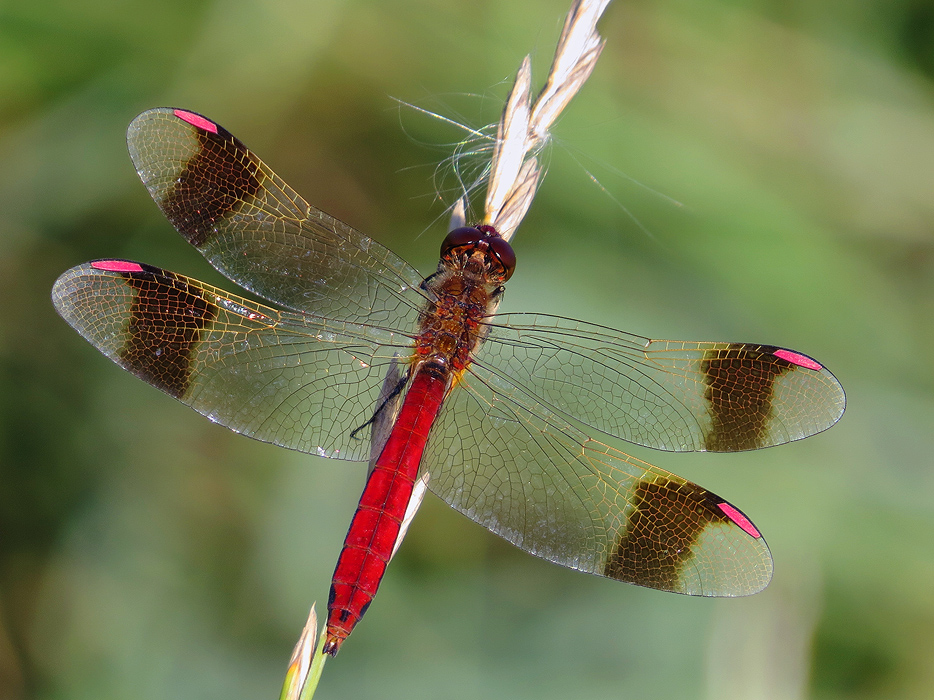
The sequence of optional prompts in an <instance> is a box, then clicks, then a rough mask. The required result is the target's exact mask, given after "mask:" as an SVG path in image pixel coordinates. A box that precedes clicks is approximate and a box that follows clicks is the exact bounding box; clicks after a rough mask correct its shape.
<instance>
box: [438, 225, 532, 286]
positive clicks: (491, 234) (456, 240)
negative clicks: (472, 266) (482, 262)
mask: <svg viewBox="0 0 934 700" xmlns="http://www.w3.org/2000/svg"><path fill="white" fill-rule="evenodd" d="M472 247H479V248H488V249H489V251H490V252H491V253H493V257H495V258H496V259H497V260H498V261H499V263H500V265H502V266H503V281H506V280H508V279H509V278H510V277H511V276H512V273H513V270H515V269H516V253H515V251H513V249H512V246H511V245H509V243H508V242H507V241H506V240H505V239H503V238H502V237H501V236H500V235H499V234H498V233H497V232H496V229H494V228H493V227H492V226H481V227H478V228H475V227H473V226H464V227H462V228H456V229H454V230H453V231H451V232H450V233H449V234H448V235H447V237H446V238H445V239H444V242H443V243H442V244H441V257H442V258H444V257H446V256H447V255H448V254H449V253H450V252H451V251H452V250H454V249H455V248H472Z"/></svg>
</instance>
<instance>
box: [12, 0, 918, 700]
mask: <svg viewBox="0 0 934 700" xmlns="http://www.w3.org/2000/svg"><path fill="white" fill-rule="evenodd" d="M566 9H567V8H566V4H565V0H540V1H539V2H535V3H529V2H524V3H516V2H481V3H462V2H457V1H455V0H399V1H398V2H372V1H367V0H346V1H342V0H323V1H321V2H314V3H310V2H302V1H299V0H272V1H268V2H258V1H257V0H215V1H213V2H211V1H209V0H187V1H186V2H180V1H177V0H168V1H166V2H159V3H146V2H137V1H134V0H130V1H126V0H121V1H118V0H98V1H97V2H93V3H89V2H85V3H73V2H65V0H44V1H43V2H27V0H7V2H5V3H2V4H0V166H2V167H0V212H2V216H0V244H2V245H0V301H2V303H0V396H2V397H3V398H2V402H0V484H2V486H0V697H3V698H8V699H9V700H18V699H19V698H58V697H62V698H70V699H76V698H94V699H95V700H101V699H105V698H121V699H123V698H134V699H135V700H145V699H147V698H153V699H155V698H162V699H164V698H201V697H224V698H227V699H234V698H260V697H274V696H275V694H276V693H277V692H278V688H279V686H280V684H281V681H282V677H283V674H284V672H285V668H286V665H287V661H288V657H289V652H290V650H291V647H292V644H293V643H294V641H295V639H296V638H297V636H298V633H299V631H300V629H301V626H302V623H303V621H304V619H305V615H306V614H307V609H308V607H309V605H310V604H311V602H312V600H314V599H317V600H318V601H319V605H321V604H323V603H324V601H325V600H326V596H327V590H328V584H329V579H330V575H331V572H332V570H333V566H334V562H335V561H336V556H337V553H338V550H339V547H340V544H341V542H342V539H343V536H344V532H345V528H346V527H347V524H348V523H349V520H350V516H351V513H352V511H353V509H354V507H355V504H356V498H357V496H358V494H359V491H360V488H361V485H362V482H363V478H364V469H363V467H362V466H361V465H351V464H345V463H340V462H327V461H324V460H318V459H315V458H311V457H307V456H304V455H299V454H294V453H287V452H285V451H284V450H278V449H276V448H273V447H270V446H267V445H261V444H256V443H253V442H251V441H249V440H246V439H245V438H242V437H239V436H236V435H233V434H231V433H228V432H227V431H225V430H223V429H222V428H219V427H218V426H215V425H213V424H211V423H209V422H208V421H206V420H204V419H202V418H200V417H199V416H197V415H195V414H194V413H192V412H190V411H188V410H187V409H185V408H184V407H182V406H180V405H178V404H176V403H175V402H173V401H172V400H171V399H169V398H167V397H165V396H163V395H161V394H160V393H159V392H157V391H154V390H152V389H150V388H149V387H147V386H144V385H143V384H142V383H141V382H138V381H137V380H135V379H134V378H132V377H130V376H129V375H127V374H125V373H123V372H121V371H119V370H117V369H116V368H115V367H114V366H112V365H111V364H110V363H109V362H107V361H106V360H105V359H103V358H102V357H100V356H99V355H98V354H97V353H96V352H95V351H94V350H93V349H92V348H90V347H89V346H87V345H86V344H85V343H84V342H83V341H82V340H81V339H80V338H79V337H78V336H77V335H75V334H74V333H73V332H72V331H71V330H70V329H69V328H68V327H67V326H66V325H65V324H64V323H63V322H62V321H61V320H60V319H59V318H58V317H57V316H56V315H55V313H54V311H53V309H52V307H51V304H50V302H49V296H48V295H49V289H50V287H51V285H52V282H53V281H54V279H55V278H56V276H57V275H58V274H60V273H61V272H62V271H64V270H65V269H66V268H68V267H70V266H72V265H75V264H77V263H79V262H82V261H85V260H88V259H93V258H98V257H105V256H107V257H111V256H112V257H126V258H131V259H138V260H143V261H146V262H150V263H153V264H156V265H160V266H163V267H167V268H170V269H176V270H179V271H181V272H184V273H186V274H191V275H194V276H197V277H200V278H202V279H206V280H208V281H211V282H213V283H219V284H221V285H226V286H227V287H228V288H230V287H231V285H229V284H227V283H225V282H222V281H221V280H220V279H219V278H218V276H217V274H216V273H214V272H213V270H211V269H210V268H209V267H208V265H207V264H206V263H205V262H204V261H203V260H202V259H201V258H200V256H198V255H197V254H196V253H195V252H194V251H192V250H190V249H189V248H187V247H186V244H185V243H184V242H183V241H182V240H181V238H180V237H179V236H177V235H175V234H174V233H173V232H172V231H171V229H170V226H169V225H168V224H167V223H166V222H165V220H164V219H162V217H161V215H160V214H159V212H158V211H157V210H156V208H155V207H154V206H153V204H152V202H151V200H150V199H149V197H148V195H147V194H146V192H145V190H144V188H143V187H142V186H141V185H140V184H139V182H138V180H137V178H136V176H135V174H134V172H133V168H132V166H131V164H130V162H129V159H128V157H127V156H126V151H125V147H124V143H123V133H124V130H125V128H126V125H127V124H128V123H129V121H130V120H131V119H132V117H133V116H134V115H135V114H137V113H138V112H140V111H142V110H143V109H146V108H149V107H153V106H159V105H175V106H182V107H186V108H189V109H194V110H197V111H199V112H202V113H204V114H206V115H209V116H210V117H211V118H213V119H216V120H218V121H219V122H220V123H222V124H224V125H225V126H226V127H227V128H228V129H230V130H231V131H233V132H234V133H235V134H237V135H238V136H239V137H240V138H241V139H243V140H244V141H245V142H246V143H248V144H249V145H250V146H251V147H252V148H253V149H254V150H256V151H257V152H258V153H259V154H261V155H262V156H263V158H264V159H265V160H266V161H267V162H268V163H270V164H271V165H272V166H273V167H274V168H275V169H276V170H277V171H278V172H279V173H280V174H281V175H282V176H283V177H284V178H285V179H286V180H287V181H288V182H290V184H292V185H293V186H294V187H295V188H296V189H297V190H298V191H299V192H301V193H303V194H304V195H305V196H306V197H307V198H308V199H309V200H310V201H312V202H313V203H315V204H316V205H317V206H319V207H322V208H323V209H324V210H326V211H328V212H330V213H332V214H334V215H335V216H338V217H340V218H342V219H344V220H345V221H347V222H349V223H351V224H353V225H354V226H356V227H357V228H359V229H361V230H362V231H365V232H367V233H369V234H370V235H372V236H374V237H375V238H377V239H378V240H380V241H381V242H383V243H385V244H387V245H389V246H390V247H392V248H394V249H395V250H396V251H397V252H399V253H400V254H402V255H403V256H404V257H406V258H407V259H409V260H410V261H411V262H412V263H413V264H415V265H416V266H418V267H419V269H422V270H424V271H425V272H426V273H427V272H429V271H431V269H432V267H433V265H434V264H435V261H436V256H437V246H438V243H439V240H440V235H441V234H442V233H443V231H444V211H443V210H444V205H445V204H450V202H451V200H452V198H453V196H452V195H451V194H450V193H447V194H446V195H445V197H446V201H441V200H442V199H444V198H440V199H439V197H437V196H436V191H435V188H436V186H440V187H441V188H442V189H443V188H444V187H445V186H446V184H447V185H449V184H450V182H451V174H450V173H449V175H448V178H447V179H444V178H441V180H439V182H440V185H438V184H437V183H436V181H435V178H434V176H435V166H436V165H437V163H439V162H440V161H442V160H443V159H444V157H445V156H446V155H448V154H449V153H450V152H451V150H452V148H453V144H455V143H456V142H457V141H458V140H459V139H461V138H463V132H460V131H458V130H457V129H456V128H454V127H451V126H447V125H444V124H442V123H441V122H438V121H436V120H432V119H430V118H428V117H425V116H423V115H421V114H419V113H417V112H415V111H413V110H411V109H408V108H405V107H400V106H399V105H398V104H397V103H396V102H394V101H393V100H392V99H391V97H396V98H399V99H401V100H404V101H406V102H410V103H414V104H416V105H418V106H420V107H423V108H425V109H430V110H434V111H437V112H439V113H441V114H444V115H445V116H448V117H452V118H454V119H458V120H464V121H466V122H469V123H470V124H471V125H472V126H481V125H483V124H484V123H487V122H491V121H494V120H495V119H496V117H497V113H498V110H499V103H500V100H501V99H502V96H503V95H504V94H505V91H506V89H507V87H508V84H509V81H510V79H511V77H512V75H513V73H514V71H515V70H516V68H517V67H518V65H519V61H520V59H521V58H522V56H523V55H524V53H526V52H527V51H531V52H532V55H533V65H534V68H535V70H536V71H537V75H538V77H539V79H541V77H542V76H543V75H544V72H545V70H546V69H547V66H548V63H549V61H550V57H551V53H552V50H553V47H554V42H555V40H556V38H557V35H558V32H559V30H560V23H561V18H562V17H563V14H564V12H565V11H566ZM602 32H603V34H604V36H606V38H607V48H606V51H605V53H604V55H603V58H602V59H601V61H600V63H599V64H598V66H597V70H596V72H595V74H594V76H593V78H592V80H591V81H590V83H589V84H588V85H587V86H586V87H585V88H584V91H583V93H582V94H581V95H580V96H579V98H577V99H576V100H575V102H574V103H572V105H571V107H570V109H569V111H568V114H567V115H566V117H565V118H564V119H563V120H562V122H561V123H560V124H559V125H558V127H557V129H556V136H557V137H558V138H557V140H556V144H555V146H554V147H553V148H552V149H551V151H550V152H549V159H550V164H549V165H550V172H549V175H548V178H547V179H546V181H545V184H544V186H543V188H542V190H541V192H540V194H539V197H538V199H537V200H536V202H535V204H534V205H533V208H532V211H531V213H530V216H529V218H528V219H527V220H526V222H525V224H524V225H523V227H522V228H521V229H520V231H519V235H518V237H517V239H516V248H517V253H518V256H519V267H518V270H517V274H516V276H515V277H514V279H513V281H512V282H510V289H509V292H508V294H507V299H506V303H505V306H504V310H521V309H527V310H543V311H548V312H552V313H561V314H566V315H571V316H575V317H580V318H585V319H588V320H592V321H596V322H599V323H604V324H606V325H611V326H616V327H620V328H625V329H627V330H630V331H633V332H636V333H640V334H644V335H653V336H656V337H687V338H701V339H730V340H737V341H747V340H758V341H762V342H766V343H774V344H781V345H784V346H789V347H794V348H796V349H799V350H801V351H803V352H807V353H808V354H811V355H814V356H815V357H817V358H819V359H820V360H822V361H823V362H826V363H827V364H828V365H829V366H830V367H831V369H833V370H834V371H835V373H836V374H837V376H838V377H839V378H840V379H841V381H842V382H843V384H844V386H845V387H846V389H847V391H848V398H849V407H848V411H847V415H846V416H844V418H843V420H842V422H841V423H840V425H839V426H837V427H835V428H834V429H833V430H831V431H830V432H828V433H826V434H824V435H821V436H818V437H814V438H811V439H809V440H806V441H804V442H802V443H797V444H794V445H790V446H785V447H782V448H778V449H774V450H767V451H763V452H755V453H746V454H741V455H726V456H714V455H669V454H661V453H648V452H647V451H646V450H638V449H637V448H633V449H632V450H631V451H632V452H634V454H636V455H637V456H639V457H643V458H646V459H650V460H653V461H655V462H656V463H658V464H660V465H661V466H663V467H666V468H668V469H671V470H673V471H675V472H677V473H678V474H681V475H684V476H686V477H688V478H691V479H694V480H696V481H698V482H700V483H701V484H703V485H704V486H706V487H708V488H711V489H712V490H714V491H715V492H717V493H720V494H723V495H724V496H725V497H726V498H729V499H730V500H731V501H733V502H735V503H738V504H740V505H741V506H742V507H743V508H744V509H745V510H746V511H747V512H748V513H750V514H751V516H752V517H753V518H754V519H755V520H756V523H757V524H758V525H759V526H760V527H761V528H762V529H763V531H764V532H765V533H766V536H767V537H768V538H769V543H770V545H771V548H772V553H773V555H774V557H775V564H776V574H775V579H774V581H773V583H772V585H771V586H770V588H769V589H767V590H766V591H765V592H764V593H762V594H760V595H758V596H754V597H752V598H749V599H743V600H720V601H712V600H701V599H692V598H684V597H679V596H674V595H668V594H662V593H657V592H653V591H648V590H644V589H638V588H635V587H630V586H624V585H619V584H616V583H614V582H610V581H605V580H601V579H597V578H594V577H586V576H581V575H579V574H576V573H574V572H571V571H566V570H563V569H561V568H559V567H555V566H551V565H548V564H546V563H544V562H541V561H539V560H536V559H534V558H532V557H529V556H527V555H525V554H523V553H521V552H519V551H518V550H515V549H513V548H511V547H510V546H509V545H507V544H505V543H503V542H502V541H500V540H499V539H497V538H496V537H493V536H491V535H489V534H488V533H487V532H486V531H485V530H483V529H482V528H480V527H477V526H475V525H473V524H472V523H470V522H468V521H467V520H466V519H465V518H463V517H461V516H459V515H457V514H455V513H453V512H451V511H449V509H447V508H446V507H444V506H442V505H440V504H439V503H438V502H436V501H432V500H430V499H429V501H428V502H427V503H426V506H425V507H424V508H423V511H422V512H421V513H420V514H419V517H418V518H417V520H416V522H415V524H414V526H413V528H412V530H411V532H410V535H409V537H408V539H407V541H406V543H405V545H404V546H403V548H402V550H401V552H400V554H399V556H398V557H397V558H396V560H395V561H394V563H393V565H392V567H390V570H389V573H388V576H387V578H386V580H385V582H384V584H383V587H382V589H381V591H380V594H379V596H378V597H377V599H376V602H375V604H374V605H373V606H372V608H371V610H370V611H369V613H368V615H367V617H366V620H365V622H364V623H363V624H361V625H360V627H359V628H358V629H357V631H356V632H355V633H354V635H353V637H352V638H351V639H350V641H349V642H348V643H347V645H346V646H345V648H344V651H343V652H342V653H341V654H340V656H339V657H338V658H337V659H336V660H335V661H334V662H333V663H330V664H329V665H328V669H327V672H326V673H325V674H324V678H323V680H322V683H321V687H320V688H319V697H322V698H324V697H347V698H354V697H373V696H379V697H387V698H396V697H398V698H409V699H414V698H420V697H430V698H435V697H441V696H443V697H448V698H488V697H493V698H500V697H501V698H535V699H536V700H542V699H544V698H565V697H585V698H602V697H606V698H611V697H612V698H618V697H633V698H701V697H710V698H714V697H716V698H718V699H722V698H726V697H735V698H742V699H744V700H751V699H754V698H781V699H784V698H789V699H791V698H803V697H813V698H820V699H825V698H826V699H831V698H833V699H836V698H860V699H864V698H865V699H868V698H886V699H891V698H927V697H930V696H931V688H932V687H934V665H932V664H931V658H934V596H932V595H931V591H932V590H934V546H932V544H931V542H932V537H931V534H932V531H934V505H932V503H934V498H932V497H934V469H932V464H931V455H932V454H934V434H932V425H934V422H932V419H934V364H932V363H931V361H930V358H929V348H930V347H931V346H932V344H934V324H932V321H931V319H932V312H934V230H932V229H934V197H932V194H934V84H932V80H934V4H932V3H931V2H929V1H926V0H896V1H895V2H891V1H889V2H883V1H882V0H867V1H866V2H861V3H851V2H843V1H841V0H829V1H827V2H821V3H814V2H807V1H805V0H790V1H789V0H785V1H783V2H777V1H776V0H708V1H706V2H688V1H687V0H625V1H624V0H616V3H615V4H614V5H612V6H611V7H610V9H609V11H608V14H607V17H606V18H605V20H604V22H603V24H602ZM462 167H464V168H468V167H469V164H463V165H462ZM442 174H443V173H442ZM590 174H592V175H593V176H594V177H595V178H596V179H597V180H599V182H600V183H601V185H602V186H597V185H595V184H594V182H593V180H592V178H591V177H590V176H589V175H590ZM445 183H446V184H445Z"/></svg>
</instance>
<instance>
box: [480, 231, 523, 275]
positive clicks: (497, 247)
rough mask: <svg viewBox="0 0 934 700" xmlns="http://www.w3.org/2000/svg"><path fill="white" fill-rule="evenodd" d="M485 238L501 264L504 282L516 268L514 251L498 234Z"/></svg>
mask: <svg viewBox="0 0 934 700" xmlns="http://www.w3.org/2000/svg"><path fill="white" fill-rule="evenodd" d="M486 240H487V243H489V244H490V250H491V251H492V252H493V255H494V256H495V257H496V259H497V260H499V263H500V265H502V266H503V281H504V282H505V281H506V280H508V279H509V278H510V277H512V273H513V270H515V269H516V251H514V250H513V249H512V246H511V245H509V242H508V241H507V240H506V239H505V238H501V237H500V236H499V235H496V236H490V237H489V238H487V239H486Z"/></svg>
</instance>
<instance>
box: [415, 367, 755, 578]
mask: <svg viewBox="0 0 934 700" xmlns="http://www.w3.org/2000/svg"><path fill="white" fill-rule="evenodd" d="M422 470H423V472H427V473H428V474H429V482H428V487H429V488H430V489H431V490H432V491H433V492H434V493H435V494H437V495H438V496H439V497H441V498H442V499H443V500H444V501H445V502H447V503H448V504H449V505H450V506H451V507H453V508H455V509H456V510H458V511H460V512H461V513H464V514H465V515H467V516H468V517H470V518H471V519H473V520H475V521H476V522H478V523H480V524H481V525H483V526H485V527H487V528H488V529H490V530H491V531H493V532H495V533H496V534H498V535H500V536H502V537H504V538H505V539H506V540H508V541H509V542H512V543H513V544H515V545H517V546H519V547H521V548H522V549H524V550H526V551H528V552H531V553H532V554H535V555H536V556H539V557H542V558H544V559H547V560H549V561H552V562H555V563H557V564H562V565H564V566H567V567H570V568H573V569H578V570H580V571H586V572H588V573H592V574H598V575H601V576H607V577H609V578H614V579H618V580H622V581H628V582H631V583H636V584H639V585H641V586H647V587H650V588H657V589H660V590H667V591H674V592H678V593H687V594H692V595H705V596H738V595H749V594H752V593H755V592H757V591H760V590H762V589H763V588H764V587H765V586H766V585H767V584H768V582H769V580H770V578H771V575H772V559H771V555H770V554H769V550H768V547H767V545H766V544H765V540H764V539H763V538H762V537H761V535H760V534H759V532H758V530H756V529H755V526H754V525H753V524H752V523H751V522H750V521H749V520H748V519H747V518H746V517H745V516H744V515H743V514H742V513H741V512H740V511H739V510H738V509H737V508H735V507H734V506H732V505H731V504H729V503H727V502H726V501H724V500H723V499H722V498H720V497H718V496H716V495H715V494H713V493H710V492H709V491H706V490H705V489H703V488H701V487H699V486H697V485H696V484H693V483H691V482H689V481H686V480H684V479H682V478H680V477H678V476H675V475H674V474H671V473H669V472H666V471H664V470H662V469H659V468H657V467H654V466H652V465H650V464H647V463H645V462H642V461H640V460H637V459H635V458H633V457H630V456H629V455H626V454H624V453H622V452H619V451H618V450H615V449H613V448H611V447H609V446H607V445H604V444H602V443H599V442H597V441H595V440H592V439H590V438H589V437H588V436H587V435H585V434H584V433H583V432H581V431H579V430H577V429H576V428H574V427H572V426H571V425H569V424H568V423H567V422H565V421H563V420H561V418H560V417H558V416H555V415H554V414H548V413H545V412H542V411H538V412H536V413H532V412H530V411H529V410H528V409H527V408H526V407H525V406H523V405H521V404H519V403H517V402H515V401H513V400H511V398H510V396H509V394H508V388H507V387H505V386H503V385H502V383H501V381H500V379H499V378H498V377H496V376H493V375H491V376H488V377H486V378H481V377H480V376H478V375H477V373H469V374H468V375H467V376H466V377H465V378H464V380H463V381H462V386H461V388H460V390H458V391H454V392H452V393H451V395H450V396H449V397H448V399H447V401H446V403H445V406H444V407H443V408H442V413H441V415H440V416H439V419H438V424H437V425H436V426H435V427H434V428H433V431H432V433H431V436H430V437H429V441H428V446H427V449H426V454H425V458H424V460H423V466H422Z"/></svg>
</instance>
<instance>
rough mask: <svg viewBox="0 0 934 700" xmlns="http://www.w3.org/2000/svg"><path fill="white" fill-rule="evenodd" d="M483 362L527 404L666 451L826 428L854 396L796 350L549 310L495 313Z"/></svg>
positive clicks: (726, 448) (729, 447)
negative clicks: (657, 335) (632, 327)
mask: <svg viewBox="0 0 934 700" xmlns="http://www.w3.org/2000/svg"><path fill="white" fill-rule="evenodd" d="M475 366H477V367H481V368H483V369H484V370H485V371H486V372H488V373H489V374H490V375H492V376H494V377H496V379H497V386H498V387H499V389H498V390H499V391H500V392H502V394H503V395H504V396H505V397H508V398H510V399H512V400H515V401H518V402H520V403H522V404H524V405H525V406H526V407H527V410H530V411H533V412H535V411H538V410H541V411H544V412H546V413H547V412H554V413H558V414H561V415H563V416H565V417H566V418H570V419H573V420H579V421H580V422H582V423H583V424H585V425H587V426H590V427H591V428H594V429H596V430H599V431H601V432H604V433H607V434H609V435H612V436H614V437H618V438H621V439H623V440H626V441H628V442H632V443H635V444H639V445H645V446H647V447H652V448H656V449H662V450H672V451H693V450H711V451H717V452H735V451H739V450H750V449H756V448H760V447H768V446H771V445H779V444H782V443H785V442H790V441H792V440H799V439H801V438H804V437H807V436H809V435H813V434H815V433H818V432H820V431H822V430H826V429H827V428H829V427H830V426H831V425H833V424H834V423H836V422H837V421H838V420H839V419H840V416H841V415H842V414H843V410H844V407H845V404H846V397H845V395H844V393H843V388H842V387H841V386H840V383H839V382H838V381H837V380H836V378H835V377H834V376H833V375H832V374H831V373H830V372H829V371H828V370H827V369H826V368H824V367H823V366H822V365H820V364H819V363H817V362H816V361H814V360H812V359H811V358H809V357H807V356H805V355H802V354H800V353H797V352H794V351H792V350H787V349H784V348H777V347H774V346H770V345H757V344H750V343H707V342H695V341H674V340H650V339H648V338H641V337H639V336H635V335H630V334H627V333H623V332H621V331H616V330H613V329H611V328H605V327H603V326H597V325H594V324H590V323H584V322H583V321H574V320H572V319H566V318H561V317H557V316H547V315H543V314H502V315H498V316H495V317H493V318H492V319H491V324H490V334H489V337H488V339H487V341H486V343H485V344H484V345H482V346H481V348H480V351H479V352H478V353H477V357H476V358H475ZM536 404H542V405H541V408H540V409H539V408H536Z"/></svg>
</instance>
